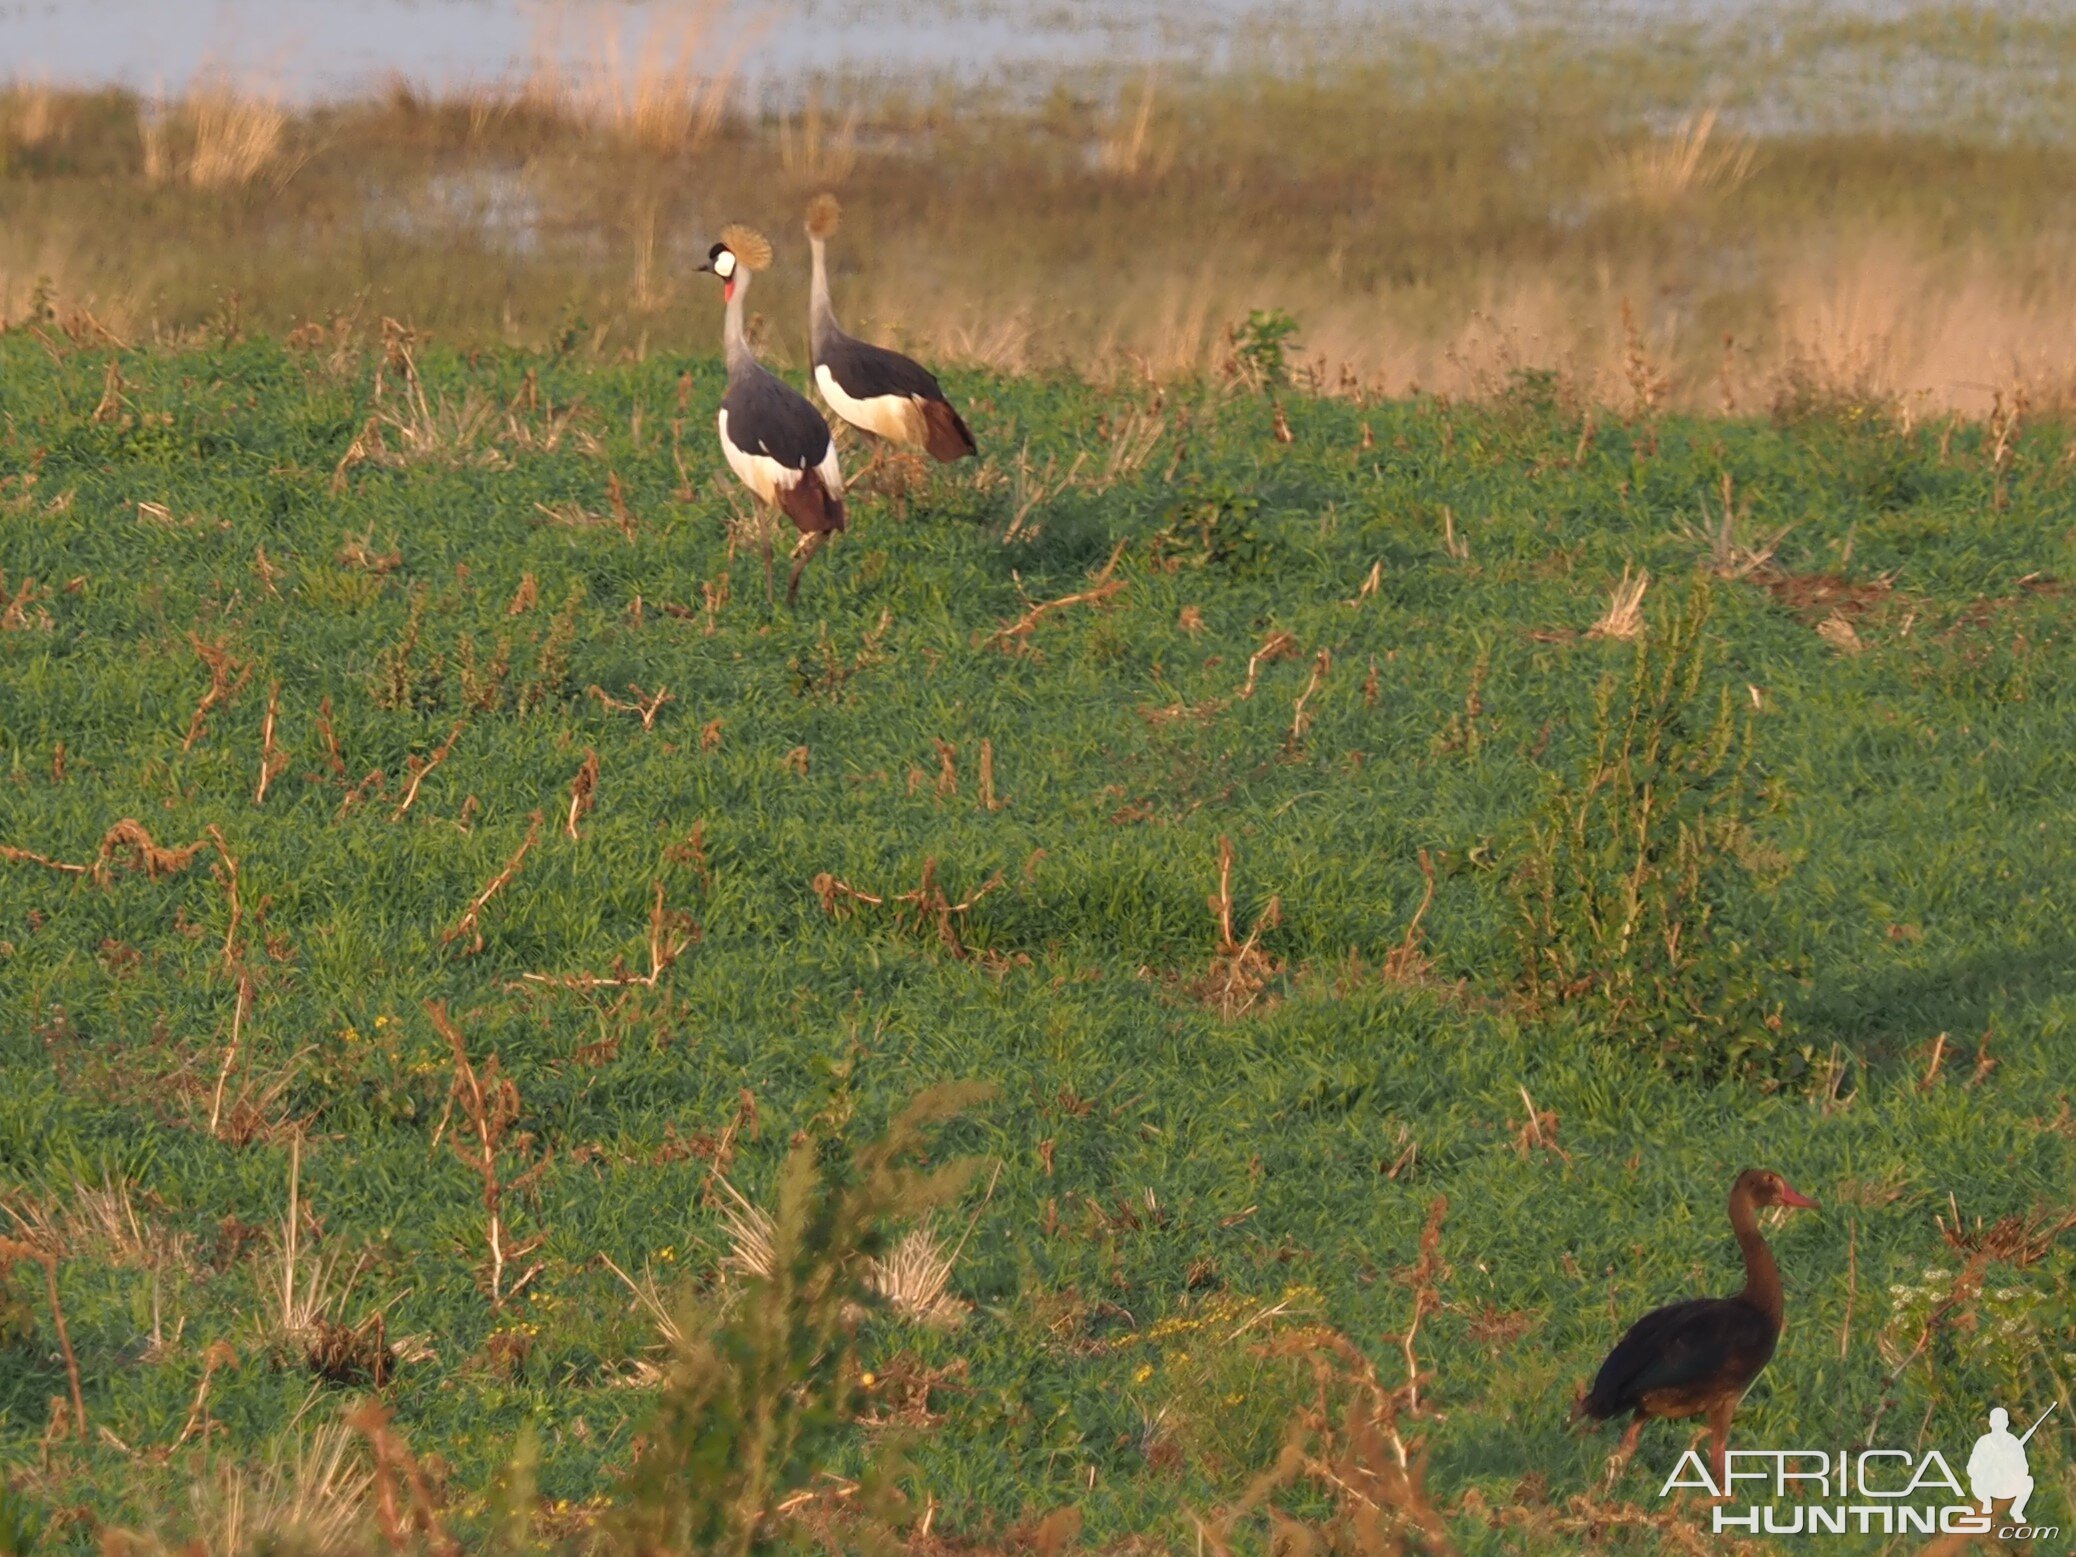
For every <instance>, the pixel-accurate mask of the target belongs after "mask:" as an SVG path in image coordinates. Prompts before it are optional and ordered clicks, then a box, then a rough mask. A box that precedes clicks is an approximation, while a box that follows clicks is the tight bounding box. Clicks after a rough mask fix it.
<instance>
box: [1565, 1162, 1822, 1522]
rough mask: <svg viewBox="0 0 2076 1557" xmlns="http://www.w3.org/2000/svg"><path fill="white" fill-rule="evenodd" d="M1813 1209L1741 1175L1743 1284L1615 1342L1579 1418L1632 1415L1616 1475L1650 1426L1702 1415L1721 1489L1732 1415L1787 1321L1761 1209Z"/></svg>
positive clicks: (1737, 1217) (1780, 1187)
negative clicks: (1654, 1422) (1763, 1234)
mask: <svg viewBox="0 0 2076 1557" xmlns="http://www.w3.org/2000/svg"><path fill="white" fill-rule="evenodd" d="M1815 1205H1816V1202H1815V1201H1813V1200H1811V1199H1809V1198H1808V1197H1807V1196H1806V1195H1803V1194H1801V1193H1800V1192H1798V1191H1797V1190H1795V1189H1794V1188H1792V1187H1791V1186H1790V1185H1789V1184H1788V1182H1787V1181H1786V1180H1785V1179H1783V1178H1782V1177H1781V1176H1780V1175H1779V1174H1778V1173H1768V1172H1762V1171H1761V1170H1759V1169H1757V1168H1747V1169H1746V1170H1745V1171H1744V1172H1742V1173H1740V1174H1739V1175H1738V1176H1737V1182H1736V1183H1735V1184H1734V1185H1733V1186H1731V1190H1730V1226H1731V1229H1732V1230H1733V1231H1734V1232H1735V1233H1736V1234H1737V1245H1738V1248H1739V1249H1740V1250H1741V1251H1742V1252H1743V1254H1744V1286H1743V1287H1742V1288H1741V1289H1740V1290H1739V1291H1738V1292H1736V1293H1735V1294H1734V1295H1733V1296H1730V1297H1717V1298H1689V1299H1687V1300H1686V1301H1685V1302H1682V1303H1669V1304H1667V1305H1666V1306H1665V1307H1663V1308H1654V1309H1652V1310H1651V1311H1650V1312H1649V1313H1648V1314H1645V1315H1644V1316H1643V1318H1641V1319H1639V1320H1637V1321H1636V1323H1635V1324H1633V1325H1631V1326H1630V1327H1629V1328H1628V1330H1627V1331H1625V1332H1624V1333H1623V1336H1622V1339H1621V1340H1620V1341H1618V1342H1616V1343H1615V1349H1614V1350H1613V1351H1611V1352H1609V1353H1608V1355H1607V1360H1606V1361H1605V1362H1603V1363H1602V1364H1601V1365H1600V1371H1599V1372H1598V1373H1597V1374H1595V1375H1594V1379H1593V1387H1592V1388H1591V1389H1589V1390H1588V1391H1587V1392H1586V1393H1585V1395H1584V1397H1583V1398H1581V1399H1580V1401H1579V1404H1578V1410H1577V1413H1576V1414H1577V1415H1579V1416H1582V1417H1590V1418H1592V1419H1594V1420H1596V1421H1603V1422H1604V1421H1607V1420H1608V1419H1610V1418H1612V1417H1618V1416H1622V1415H1625V1414H1627V1415H1630V1416H1631V1417H1632V1420H1631V1422H1630V1424H1629V1430H1628V1432H1626V1433H1624V1434H1623V1435H1622V1443H1621V1446H1620V1447H1619V1448H1618V1449H1617V1450H1616V1451H1615V1456H1614V1461H1613V1466H1612V1470H1613V1472H1614V1473H1615V1474H1619V1473H1620V1470H1621V1467H1622V1466H1623V1465H1625V1464H1627V1463H1628V1460H1629V1456H1630V1455H1631V1454H1633V1453H1635V1452H1636V1445H1637V1440H1638V1439H1639V1438H1640V1437H1641V1436H1642V1435H1643V1430H1644V1424H1645V1423H1646V1422H1649V1421H1651V1420H1653V1419H1654V1418H1664V1419H1667V1420H1673V1421H1677V1420H1679V1419H1680V1418H1683V1417H1690V1416H1706V1417H1707V1418H1708V1432H1709V1440H1710V1443H1711V1446H1712V1448H1713V1450H1714V1459H1715V1472H1716V1477H1717V1483H1716V1484H1717V1485H1718V1486H1719V1487H1720V1486H1722V1485H1723V1484H1724V1483H1723V1481H1722V1477H1723V1474H1724V1471H1725V1467H1726V1465H1727V1460H1726V1456H1727V1454H1728V1452H1729V1446H1730V1421H1731V1418H1732V1417H1734V1416H1735V1415H1736V1414H1737V1404H1738V1402H1739V1401H1741V1400H1742V1399H1743V1398H1744V1392H1745V1391H1746V1390H1748V1389H1750V1388H1751V1386H1752V1381H1753V1380H1754V1379H1756V1378H1757V1377H1758V1376H1759V1375H1760V1373H1761V1372H1763V1371H1764V1369H1765V1367H1766V1364H1767V1363H1769V1362H1771V1361H1772V1360H1773V1353H1774V1349H1775V1348H1776V1347H1778V1346H1779V1344H1780V1334H1781V1327H1782V1326H1783V1324H1785V1322H1786V1303H1785V1300H1784V1298H1783V1295H1782V1291H1781V1280H1780V1267H1779V1266H1778V1265H1776V1264H1775V1263H1774V1260H1773V1251H1772V1250H1771V1249H1769V1248H1768V1247H1767V1246H1766V1240H1765V1239H1764V1238H1762V1237H1761V1236H1760V1235H1759V1221H1758V1209H1759V1207H1761V1206H1810V1207H1814V1206H1815Z"/></svg>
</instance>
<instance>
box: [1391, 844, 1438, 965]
mask: <svg viewBox="0 0 2076 1557" xmlns="http://www.w3.org/2000/svg"><path fill="white" fill-rule="evenodd" d="M1420 874H1421V875H1422V876H1425V877H1426V878H1427V887H1426V890H1424V891H1423V892H1422V893H1421V894H1420V906H1419V907H1418V908H1416V909H1414V910H1413V917H1412V918H1411V919H1409V920H1408V921H1407V922H1406V933H1405V936H1404V938H1403V939H1401V940H1400V941H1399V943H1398V944H1397V945H1396V946H1394V947H1392V948H1391V950H1390V951H1388V952H1386V953H1385V954H1384V977H1386V978H1387V979H1389V980H1391V981H1392V982H1393V983H1394V984H1417V983H1419V982H1420V981H1421V980H1422V979H1424V978H1426V977H1427V975H1428V972H1429V970H1430V969H1432V968H1433V967H1434V959H1433V958H1431V957H1429V956H1428V955H1427V953H1426V952H1424V951H1422V950H1421V949H1420V926H1421V923H1422V921H1424V920H1425V919H1426V918H1427V911H1428V909H1430V908H1431V907H1433V906H1434V877H1435V871H1434V861H1433V859H1432V858H1430V857H1429V855H1428V852H1427V851H1426V850H1425V849H1422V850H1421V851H1420Z"/></svg>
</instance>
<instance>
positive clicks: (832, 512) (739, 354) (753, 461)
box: [699, 226, 844, 605]
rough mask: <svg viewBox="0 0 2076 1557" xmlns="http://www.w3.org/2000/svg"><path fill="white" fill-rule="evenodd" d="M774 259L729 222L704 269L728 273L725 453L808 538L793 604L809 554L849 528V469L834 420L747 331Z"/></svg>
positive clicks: (767, 545)
mask: <svg viewBox="0 0 2076 1557" xmlns="http://www.w3.org/2000/svg"><path fill="white" fill-rule="evenodd" d="M770 263H771V243H770V241H769V240H768V239H766V238H765V237H764V235H763V234H762V233H759V232H755V231H753V230H751V229H750V228H748V227H735V226H730V227H724V228H722V229H721V241H720V242H719V243H717V244H715V245H714V246H713V247H712V248H711V249H709V250H708V251H707V256H706V263H705V264H704V265H702V266H700V267H699V268H700V269H701V270H710V271H712V272H713V273H714V274H715V275H716V276H719V277H720V278H721V296H722V298H723V300H724V301H725V302H726V303H727V305H728V312H727V323H726V324H725V325H724V326H723V330H722V340H723V342H724V344H725V345H726V347H727V351H728V392H727V393H726V394H724V395H723V396H722V397H721V414H720V416H719V418H718V421H719V424H720V429H721V452H722V453H723V454H725V455H726V456H727V457H728V468H729V469H730V470H732V471H734V472H735V474H736V475H737V476H739V477H740V478H741V479H742V484H743V485H744V486H746V487H748V488H749V489H750V490H751V491H752V492H754V493H755V494H756V495H757V497H758V499H759V501H761V502H763V503H766V504H768V505H769V506H771V507H773V508H776V509H778V510H779V511H780V512H782V513H783V514H785V516H786V517H787V518H788V519H791V520H792V521H793V527H794V528H795V529H797V530H798V531H799V532H800V541H799V544H797V545H796V546H795V547H794V548H793V576H792V577H791V578H790V579H788V580H787V582H786V604H788V605H791V604H792V603H793V600H794V597H795V596H797V595H798V594H799V593H800V573H801V570H802V569H804V568H805V567H806V566H807V561H808V558H810V557H812V556H813V555H814V554H815V553H816V552H818V551H820V550H821V549H822V547H823V546H824V545H826V544H827V543H828V540H829V537H830V536H832V535H834V534H835V533H836V532H837V531H839V530H841V529H842V528H843V527H844V509H843V471H842V469H841V468H840V467H839V466H838V464H837V460H836V442H835V440H834V439H832V438H831V437H830V436H829V424H828V423H827V422H825V421H823V420H822V413H821V412H819V411H817V410H816V409H815V408H814V407H813V406H812V405H810V404H809V403H808V401H807V397H806V396H804V395H802V394H801V393H800V392H799V391H798V390H796V389H794V388H793V387H792V386H791V385H790V384H787V383H786V382H785V381H784V380H782V379H780V378H779V377H777V375H775V374H773V373H771V372H769V371H768V370H766V369H765V368H764V366H763V365H762V364H761V363H759V362H758V361H757V358H756V356H755V355H754V354H753V353H752V352H751V351H750V341H749V337H748V336H747V335H746V334H744V332H743V323H742V300H743V295H744V294H745V293H747V292H748V291H749V289H750V276H751V275H752V274H753V273H754V272H756V271H759V270H762V269H764V268H765V267H766V266H767V265H769V264H770ZM764 572H765V578H766V581H767V585H768V583H769V580H770V576H771V541H770V540H769V538H768V537H767V539H766V540H765V542H764Z"/></svg>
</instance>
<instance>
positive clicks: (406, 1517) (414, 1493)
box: [346, 1400, 461, 1557]
mask: <svg viewBox="0 0 2076 1557" xmlns="http://www.w3.org/2000/svg"><path fill="white" fill-rule="evenodd" d="M389 1420H390V1413H389V1408H388V1407H387V1406H385V1405H383V1404H381V1403H380V1402H379V1401H374V1400H370V1401H368V1402H366V1403H365V1404H364V1405H361V1406H359V1407H357V1408H355V1409H354V1411H353V1412H352V1413H351V1414H349V1415H348V1416H347V1418H346V1425H347V1426H349V1427H351V1428H352V1429H353V1430H354V1431H355V1432H357V1433H359V1434H360V1435H361V1436H362V1437H363V1438H365V1439H367V1441H368V1451H369V1453H370V1454H371V1455H372V1456H373V1458H374V1461H375V1516H376V1519H377V1520H378V1521H379V1522H380V1524H381V1526H382V1538H383V1540H384V1541H386V1542H387V1543H388V1545H389V1549H390V1550H391V1551H396V1552H402V1551H410V1550H418V1549H423V1550H427V1551H430V1552H431V1553H433V1557H460V1554H461V1543H460V1542H459V1541H457V1540H455V1539H454V1537H453V1536H452V1535H450V1534H448V1533H447V1527H446V1526H445V1525H443V1524H442V1523H441V1522H440V1504H439V1499H438V1498H437V1497H436V1496H435V1495H434V1492H433V1484H432V1480H431V1478H430V1477H428V1476H427V1475H426V1473H425V1468H424V1467H423V1466H421V1465H420V1464H419V1463H418V1460H417V1457H416V1456H414V1455H413V1454H412V1453H411V1450H410V1447H409V1445H407V1444H406V1443H405V1442H404V1440H403V1436H402V1435H401V1434H400V1433H398V1432H397V1431H396V1430H395V1429H394V1428H393V1427H391V1426H390V1425H389Z"/></svg>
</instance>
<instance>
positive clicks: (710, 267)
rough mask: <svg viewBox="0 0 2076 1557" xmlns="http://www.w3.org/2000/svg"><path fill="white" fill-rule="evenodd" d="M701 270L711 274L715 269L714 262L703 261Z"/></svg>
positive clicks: (700, 263)
mask: <svg viewBox="0 0 2076 1557" xmlns="http://www.w3.org/2000/svg"><path fill="white" fill-rule="evenodd" d="M699 268H700V269H701V270H704V271H707V272H711V271H712V270H713V268H714V262H713V261H712V260H710V259H705V260H701V261H700V262H699Z"/></svg>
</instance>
